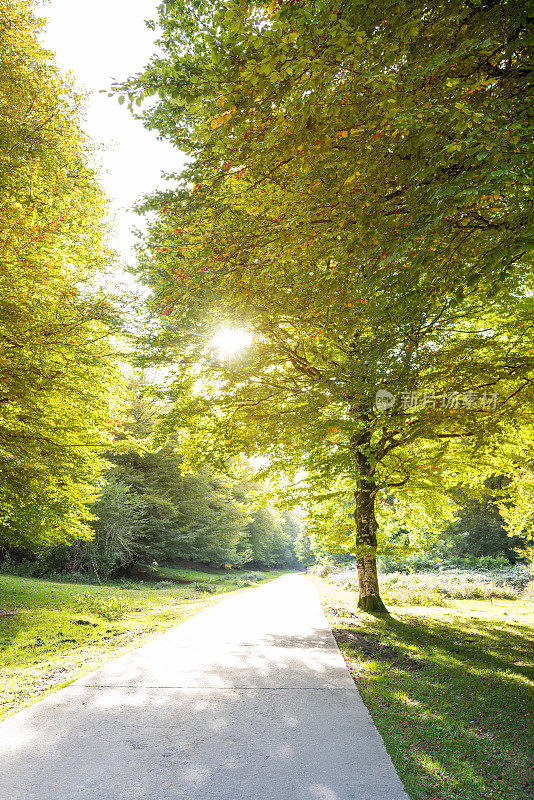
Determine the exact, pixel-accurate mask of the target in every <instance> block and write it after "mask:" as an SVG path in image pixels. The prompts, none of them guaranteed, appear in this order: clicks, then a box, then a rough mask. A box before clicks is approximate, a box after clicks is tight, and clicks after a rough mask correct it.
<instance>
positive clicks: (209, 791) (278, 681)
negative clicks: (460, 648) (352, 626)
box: [0, 575, 408, 800]
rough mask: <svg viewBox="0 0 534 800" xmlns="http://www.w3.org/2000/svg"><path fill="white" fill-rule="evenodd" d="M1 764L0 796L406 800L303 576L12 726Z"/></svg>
mask: <svg viewBox="0 0 534 800" xmlns="http://www.w3.org/2000/svg"><path fill="white" fill-rule="evenodd" d="M0 764H1V768H0V773H1V774H0V797H1V798H2V800H408V798H407V795H406V794H405V792H404V790H403V787H402V784H401V782H400V780H399V778H398V776H397V774H396V772H395V770H394V768H393V764H392V763H391V761H390V759H389V756H388V755H387V753H386V750H385V748H384V744H383V742H382V739H381V738H380V736H379V734H378V732H377V730H376V728H375V726H374V725H373V723H372V720H371V718H370V716H369V714H368V712H367V710H366V708H365V706H364V704H363V703H362V701H361V699H360V696H359V693H358V691H357V689H356V687H355V686H354V683H353V681H352V678H351V677H350V674H349V672H348V671H347V669H346V667H345V663H344V661H343V658H342V656H341V654H340V652H339V650H338V648H337V646H336V643H335V641H334V638H333V636H332V633H331V631H330V628H329V626H328V623H327V621H326V619H325V616H324V614H323V611H322V609H321V606H320V603H319V599H318V596H317V593H316V590H315V588H314V586H313V585H312V583H311V582H310V581H309V580H308V579H306V578H305V577H304V576H301V575H284V576H282V577H280V578H278V579H276V580H275V581H273V582H272V583H269V584H265V585H264V586H261V587H258V588H257V589H250V590H248V591H246V592H242V593H240V594H238V595H235V596H233V597H228V598H227V599H225V600H223V601H222V602H221V603H220V604H218V605H217V606H215V607H214V608H211V609H209V610H207V611H205V612H203V613H201V614H200V615H198V616H197V617H194V618H192V619H190V620H188V621H186V622H184V623H182V624H180V625H178V626H177V627H175V628H173V629H172V630H170V631H168V632H167V633H166V634H164V635H163V636H160V637H159V638H158V639H156V640H155V641H153V642H152V643H150V644H148V645H146V646H144V647H142V648H140V649H139V650H136V651H134V652H132V653H128V654H127V655H124V656H121V657H120V658H117V659H115V660H114V661H111V662H110V663H109V664H107V665H105V666H104V667H101V668H100V669H98V670H97V671H96V672H93V673H91V674H90V675H87V676H85V677H84V678H81V679H80V680H78V681H76V682H75V683H72V684H71V685H70V686H68V687H67V688H65V689H62V690H61V691H59V692H57V693H56V694H54V695H51V696H50V697H47V698H45V699H44V700H41V701H40V702H39V703H36V704H35V705H34V706H31V707H30V708H27V709H25V710H24V711H21V712H19V713H18V714H15V715H14V716H12V717H10V718H8V719H7V720H5V721H4V722H3V723H1V724H0Z"/></svg>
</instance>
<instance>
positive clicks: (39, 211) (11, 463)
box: [0, 0, 122, 549]
mask: <svg viewBox="0 0 534 800" xmlns="http://www.w3.org/2000/svg"><path fill="white" fill-rule="evenodd" d="M33 5H34V4H33V2H31V0H16V1H15V2H12V1H11V0H0V38H1V44H2V46H1V48H0V96H1V98H2V102H1V104H0V143H1V148H0V205H1V209H2V230H1V233H0V252H1V256H0V258H1V262H2V269H1V270H0V338H1V343H0V376H1V378H0V463H1V466H2V469H1V474H0V503H1V508H2V510H1V512H0V530H1V536H2V539H3V540H4V541H5V542H6V543H7V544H10V545H21V546H24V547H27V548H30V549H31V548H35V547H38V546H41V545H44V544H51V543H54V542H61V541H66V540H72V539H75V538H77V537H81V536H90V535H91V529H90V528H89V527H88V525H87V520H88V511H87V506H88V504H90V503H91V502H92V501H93V500H94V499H95V497H96V493H97V490H98V486H99V481H100V477H99V476H100V473H101V471H102V468H103V467H104V466H105V464H104V462H103V461H102V459H101V458H99V456H98V453H99V452H101V451H102V450H103V449H104V448H107V447H109V444H110V442H111V441H112V438H113V435H114V431H115V430H116V429H117V428H118V427H119V426H120V415H121V399H120V395H121V388H120V387H121V382H122V381H121V377H120V372H119V371H118V369H117V365H116V363H115V362H116V360H117V356H116V354H115V353H114V352H113V351H114V347H113V346H112V339H111V337H112V334H113V333H114V332H116V331H117V329H118V325H119V317H120V314H119V306H118V305H116V304H114V303H112V302H111V301H110V299H109V298H108V297H107V296H106V295H105V294H104V293H103V292H102V291H101V290H99V289H98V286H97V284H98V280H99V276H100V275H101V273H102V270H103V269H104V268H105V267H107V265H108V264H109V263H110V254H109V253H108V252H107V249H106V245H105V228H104V226H103V223H102V217H103V214H104V210H105V204H106V201H105V198H104V195H103V193H102V191H101V189H100V187H99V185H98V182H97V180H96V177H95V174H94V171H93V169H92V168H91V167H90V161H91V159H92V156H91V153H90V151H89V145H88V143H87V141H86V139H85V137H84V135H83V133H82V131H81V129H80V126H79V114H80V98H79V97H78V96H77V95H76V94H75V92H74V91H73V88H72V86H71V85H70V83H69V82H68V81H66V80H65V79H63V78H62V77H61V75H60V73H59V72H58V70H57V68H56V67H55V65H54V63H53V61H52V58H51V54H50V53H49V52H48V51H45V50H43V48H42V47H41V45H40V44H39V40H38V32H39V29H40V23H39V21H38V20H37V19H36V17H35V16H34V13H33ZM92 284H94V285H92Z"/></svg>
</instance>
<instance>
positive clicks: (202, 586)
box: [191, 583, 217, 594]
mask: <svg viewBox="0 0 534 800" xmlns="http://www.w3.org/2000/svg"><path fill="white" fill-rule="evenodd" d="M191 588H193V589H195V590H196V591H197V592H206V593H207V594H215V593H216V592H217V586H214V585H213V584H212V583H192V584H191Z"/></svg>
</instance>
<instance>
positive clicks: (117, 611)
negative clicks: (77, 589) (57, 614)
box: [74, 592, 130, 622]
mask: <svg viewBox="0 0 534 800" xmlns="http://www.w3.org/2000/svg"><path fill="white" fill-rule="evenodd" d="M74 608H75V610H76V611H77V612H78V613H80V614H84V613H85V614H94V615H95V616H97V617H102V619H106V620H108V621H109V622H112V621H113V620H116V619H120V618H121V617H122V616H123V615H124V614H125V613H126V612H127V611H129V610H130V606H129V604H128V603H126V602H125V601H124V599H123V598H122V597H119V596H118V595H115V594H109V595H104V594H89V593H88V592H84V594H83V595H82V597H81V599H80V600H79V601H78V603H76V604H75V606H74Z"/></svg>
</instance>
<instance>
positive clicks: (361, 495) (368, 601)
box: [354, 440, 387, 611]
mask: <svg viewBox="0 0 534 800" xmlns="http://www.w3.org/2000/svg"><path fill="white" fill-rule="evenodd" d="M362 444H364V443H363V442H362V441H361V440H360V442H358V443H356V453H355V458H356V463H357V466H358V479H357V484H356V491H355V492H354V498H355V500H356V507H355V510H354V521H355V523H356V546H357V552H356V556H357V560H356V566H357V568H358V582H359V586H360V597H359V600H358V608H361V609H362V610H363V611H386V610H387V609H386V607H385V605H384V603H383V602H382V600H381V598H380V591H379V587H378V573H377V571H376V546H377V539H376V532H377V529H378V524H377V521H376V516H375V498H376V485H375V483H374V480H373V476H372V472H371V469H370V465H369V459H368V457H367V455H366V454H365V453H364V452H362V449H361V446H362Z"/></svg>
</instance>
